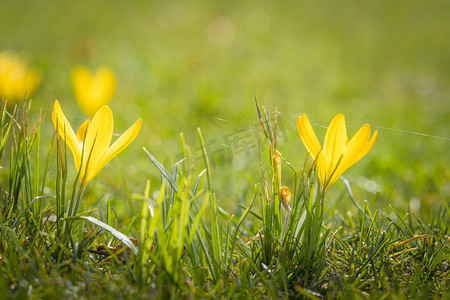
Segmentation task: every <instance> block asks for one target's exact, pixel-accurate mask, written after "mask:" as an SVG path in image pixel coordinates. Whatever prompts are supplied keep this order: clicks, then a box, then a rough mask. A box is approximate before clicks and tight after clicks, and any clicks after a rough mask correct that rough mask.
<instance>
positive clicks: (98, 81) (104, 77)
mask: <svg viewBox="0 0 450 300" xmlns="http://www.w3.org/2000/svg"><path fill="white" fill-rule="evenodd" d="M71 79H72V87H73V90H74V93H75V98H76V99H77V101H78V104H79V105H80V107H81V109H82V110H83V112H84V113H85V114H86V115H88V116H90V117H92V116H93V115H94V114H95V113H96V112H97V111H98V110H99V109H100V107H102V106H103V105H105V104H109V102H111V99H112V97H113V96H114V92H115V90H116V78H115V77H114V73H113V72H112V71H111V70H110V69H108V68H107V67H101V68H99V69H98V70H97V71H96V72H95V74H92V73H91V72H90V71H89V70H88V69H86V68H85V67H81V66H78V67H74V68H73V69H72V73H71Z"/></svg>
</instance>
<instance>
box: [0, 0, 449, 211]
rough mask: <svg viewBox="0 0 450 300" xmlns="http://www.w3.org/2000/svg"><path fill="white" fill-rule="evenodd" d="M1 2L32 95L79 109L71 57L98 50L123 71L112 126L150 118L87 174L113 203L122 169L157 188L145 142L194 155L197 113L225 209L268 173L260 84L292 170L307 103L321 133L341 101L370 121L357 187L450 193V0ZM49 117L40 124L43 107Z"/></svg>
mask: <svg viewBox="0 0 450 300" xmlns="http://www.w3.org/2000/svg"><path fill="white" fill-rule="evenodd" d="M0 7H1V9H0V50H6V49H9V50H14V51H16V52H17V53H19V54H20V55H21V56H23V57H25V58H26V59H27V60H28V61H29V62H30V64H31V65H32V66H33V67H36V68H37V69H39V70H40V71H41V72H42V74H43V79H42V83H41V86H40V87H39V88H38V90H37V91H36V92H35V93H34V94H33V95H32V96H31V98H32V99H33V103H34V104H33V110H35V111H37V109H38V108H39V107H43V109H44V111H45V112H47V114H48V113H49V112H50V111H51V106H52V104H53V101H54V99H59V100H60V102H61V105H62V107H63V110H64V112H65V113H66V114H67V116H68V118H69V120H70V121H71V122H72V124H74V126H78V125H79V124H81V122H82V121H83V119H84V118H85V117H84V116H83V114H82V112H81V110H80V109H79V108H78V106H77V104H76V101H75V99H74V96H73V92H72V89H71V85H70V70H71V68H72V67H73V66H74V65H79V64H80V65H84V66H87V67H88V68H90V69H91V70H95V69H96V68H98V67H99V66H101V65H107V66H109V67H110V68H111V69H112V70H113V71H114V72H115V74H116V77H117V80H118V87H117V92H116V95H115V98H114V100H113V101H112V103H111V108H112V110H113V112H114V113H115V115H114V117H115V132H117V133H122V132H123V131H125V130H126V128H128V126H129V125H131V124H132V122H134V121H135V120H136V119H137V118H138V117H142V119H143V121H144V123H143V128H142V131H141V133H140V135H139V136H138V139H137V140H136V141H135V142H134V143H133V144H132V145H131V146H130V147H129V148H128V149H127V150H126V151H125V152H124V153H122V154H120V155H119V157H118V158H116V159H114V160H113V161H112V162H111V163H110V164H109V165H108V166H107V168H106V169H105V170H103V171H102V172H101V173H100V174H99V175H98V176H97V178H96V179H94V181H93V182H92V183H91V187H90V188H91V195H104V194H105V193H111V194H113V199H114V201H115V202H116V203H120V202H121V201H123V198H124V197H126V193H125V189H124V188H123V182H124V181H126V182H127V184H128V187H129V188H130V190H131V191H132V192H135V193H142V192H143V190H144V187H145V182H146V180H147V179H149V178H151V182H152V189H154V190H156V189H157V188H158V184H159V175H158V171H157V170H156V168H154V167H153V165H151V163H150V161H149V160H148V159H147V157H146V156H145V154H144V152H143V151H142V150H141V148H142V147H143V146H145V147H146V148H147V149H149V150H150V151H151V152H152V153H153V154H154V155H155V156H156V157H157V158H158V159H159V160H160V161H164V162H165V166H166V167H167V168H171V164H172V163H173V162H174V161H175V160H176V158H177V156H178V154H179V153H180V150H179V149H180V147H179V133H180V132H184V134H185V135H186V140H187V143H188V144H189V145H190V146H191V149H192V151H193V153H194V156H200V152H199V151H198V148H197V147H198V138H197V131H196V128H197V127H201V129H202V131H203V135H204V137H205V140H206V141H207V143H208V145H209V146H210V150H211V152H212V153H211V155H212V157H213V160H214V169H213V170H212V176H213V187H214V188H215V190H216V192H217V195H218V198H219V199H220V201H221V203H222V206H223V207H224V208H225V209H228V210H229V211H234V210H235V209H236V207H237V205H236V204H237V203H238V204H243V203H247V202H248V201H249V199H250V198H251V195H252V194H253V191H254V188H253V186H254V184H255V183H257V182H261V178H262V177H261V173H260V170H259V163H258V147H257V140H256V138H255V134H254V132H253V128H254V126H255V125H256V126H257V125H258V118H257V113H256V110H255V104H254V97H255V95H257V97H258V100H259V103H260V104H261V105H264V106H265V107H267V108H268V109H269V110H270V111H271V112H272V114H274V113H275V111H276V110H277V111H278V112H279V113H278V114H279V115H278V117H279V121H280V122H281V124H282V125H283V127H282V129H280V132H279V133H280V145H279V150H280V151H281V152H282V153H283V155H284V157H285V158H286V159H287V160H288V161H289V162H291V163H292V164H293V166H294V167H295V168H296V169H298V170H300V168H301V166H302V164H303V161H304V158H305V155H306V150H305V148H304V146H303V145H302V143H301V140H300V138H299V136H298V133H297V129H296V117H297V116H299V115H300V114H301V113H306V114H307V115H308V117H309V119H310V120H311V122H312V123H313V127H314V129H315V130H316V133H317V135H318V136H319V140H321V141H322V140H323V137H324V135H325V131H326V129H325V126H328V124H329V122H330V121H331V119H332V118H333V116H334V115H335V114H337V113H343V114H344V115H345V116H346V120H347V124H348V131H349V134H350V135H353V134H354V133H355V132H356V131H357V130H358V129H359V127H360V126H362V125H363V124H364V123H369V124H370V125H371V126H372V127H373V129H376V130H378V131H379V137H378V141H377V143H376V145H375V147H374V148H373V149H372V151H371V152H370V153H369V154H368V155H367V156H366V157H365V158H364V159H363V160H362V161H360V162H359V163H358V164H356V165H355V166H353V167H352V168H350V170H349V171H347V172H346V173H345V174H344V175H345V176H346V177H347V178H348V179H349V180H350V182H351V184H352V187H353V189H354V192H355V194H356V199H357V200H358V202H360V203H362V201H363V200H365V199H371V198H372V197H373V195H374V194H375V193H376V192H377V191H379V192H381V196H380V198H378V200H377V201H375V202H374V203H373V206H374V207H375V208H381V209H382V210H383V211H385V212H387V213H391V210H390V209H389V208H388V205H389V204H392V205H393V206H394V207H397V208H402V209H408V207H410V208H411V210H412V211H413V212H415V213H416V214H425V215H426V216H430V214H431V213H432V212H435V211H437V209H438V208H439V205H441V204H442V203H443V202H442V200H443V199H446V200H447V201H448V199H449V197H450V180H449V179H450V169H449V165H448V162H449V158H450V154H449V151H448V148H449V146H450V134H449V129H450V86H449V82H450V81H449V80H450V39H449V37H450V18H449V16H450V2H448V1H439V0H436V1H411V0H408V1H402V0H400V1H386V0H383V1H370V2H369V1H354V0H353V1H309V0H308V1H276V2H275V1H264V0H258V1H206V0H204V1H202V0H195V1H86V0H82V1H71V2H69V1H30V0H27V1H24V0H23V1H5V0H0ZM75 124H76V125H75ZM44 128H45V130H44V131H46V132H48V136H47V137H46V138H48V139H49V137H50V134H51V133H52V132H53V131H52V130H53V128H52V125H51V122H50V121H49V119H48V117H47V121H46V122H45V124H44ZM422 134H425V135H422ZM43 144H45V142H43ZM42 148H44V149H43V151H44V150H45V147H42ZM264 149H266V150H267V146H265V148H264ZM262 158H263V159H264V160H266V159H267V154H266V153H265V152H264V153H263V155H262ZM197 163H198V165H199V166H198V171H200V170H201V169H202V166H201V165H202V161H201V160H198V161H197ZM284 171H285V172H284V173H283V181H285V184H286V185H290V186H292V185H293V176H292V172H290V171H289V169H288V168H285V169H284ZM113 187H117V188H113ZM343 191H344V185H343V184H342V182H338V183H336V184H335V185H334V186H333V188H332V189H331V190H330V195H329V197H328V199H329V203H331V205H336V206H337V204H339V207H338V208H339V209H338V213H344V212H345V210H346V209H347V208H349V207H351V205H350V204H349V203H350V202H349V201H344V200H343V199H345V197H344V198H341V194H342V193H343ZM92 197H94V196H92ZM93 201H95V200H93ZM139 206H140V205H139Z"/></svg>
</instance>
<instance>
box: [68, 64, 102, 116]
mask: <svg viewBox="0 0 450 300" xmlns="http://www.w3.org/2000/svg"><path fill="white" fill-rule="evenodd" d="M70 77H71V80H72V87H73V91H74V94H75V98H76V99H77V102H78V105H80V107H81V109H82V110H83V112H84V113H85V114H86V115H88V116H93V115H94V114H95V113H96V112H97V110H92V108H91V104H90V102H91V101H90V98H89V91H90V90H91V87H92V84H93V78H92V75H91V73H90V72H89V70H88V69H86V68H84V67H74V68H73V69H72V72H71V76H70Z"/></svg>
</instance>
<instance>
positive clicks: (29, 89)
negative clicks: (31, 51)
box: [0, 51, 41, 103]
mask: <svg viewBox="0 0 450 300" xmlns="http://www.w3.org/2000/svg"><path fill="white" fill-rule="evenodd" d="M27 67H28V66H27V63H26V62H25V61H24V60H22V59H21V58H20V57H19V56H18V55H17V54H16V53H14V52H11V51H3V52H0V98H2V97H3V98H4V99H6V100H9V101H10V102H11V103H15V102H17V101H19V100H21V99H23V97H24V96H25V94H26V95H27V96H29V95H30V94H31V93H33V91H34V90H35V89H36V88H37V87H38V85H39V83H40V82H41V75H40V74H39V72H37V71H36V70H32V69H28V68H27ZM0 100H1V99H0Z"/></svg>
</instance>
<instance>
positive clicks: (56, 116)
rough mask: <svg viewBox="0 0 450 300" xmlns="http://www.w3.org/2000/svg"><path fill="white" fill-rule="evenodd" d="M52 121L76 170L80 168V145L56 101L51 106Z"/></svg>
mask: <svg viewBox="0 0 450 300" xmlns="http://www.w3.org/2000/svg"><path fill="white" fill-rule="evenodd" d="M52 120H53V125H54V126H55V128H56V131H57V132H58V134H59V135H60V136H61V138H62V139H63V140H64V141H65V142H66V144H67V146H69V149H70V151H72V155H73V159H74V161H75V166H76V167H77V170H78V169H79V168H80V161H81V145H80V143H79V142H78V139H77V137H76V135H75V132H73V129H72V127H71V126H70V123H69V121H67V119H66V116H65V115H64V113H63V112H62V110H61V106H60V105H59V102H58V100H55V103H54V105H53V112H52Z"/></svg>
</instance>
